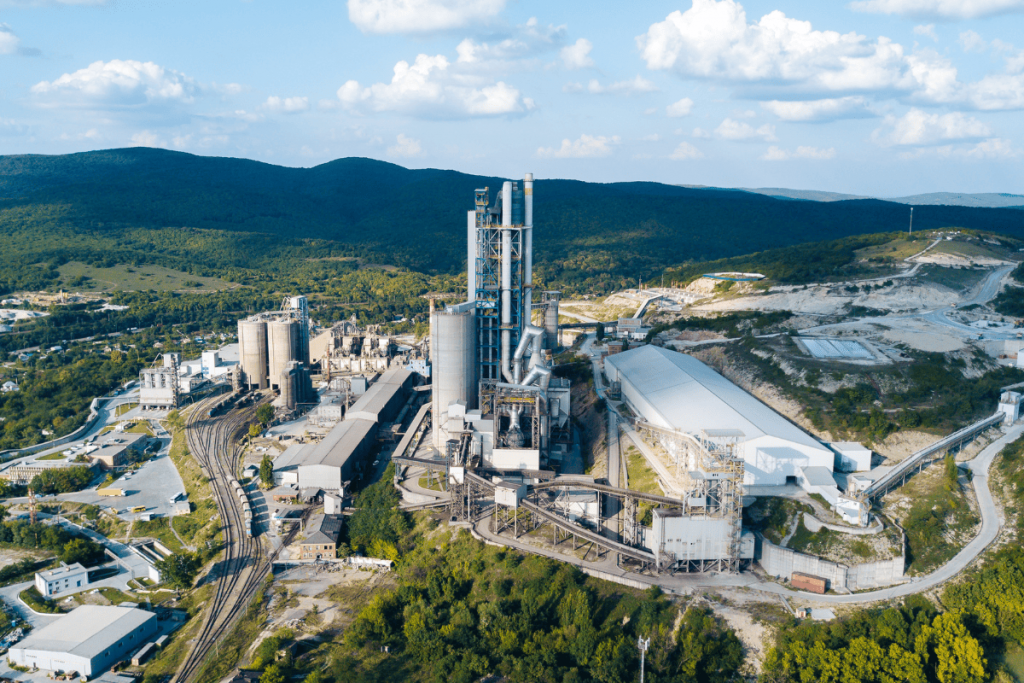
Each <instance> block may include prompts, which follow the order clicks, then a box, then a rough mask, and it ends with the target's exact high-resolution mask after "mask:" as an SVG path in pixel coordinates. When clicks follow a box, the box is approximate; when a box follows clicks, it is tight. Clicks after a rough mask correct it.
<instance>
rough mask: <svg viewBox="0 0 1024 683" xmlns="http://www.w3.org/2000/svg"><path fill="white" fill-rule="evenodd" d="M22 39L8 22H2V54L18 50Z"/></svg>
mask: <svg viewBox="0 0 1024 683" xmlns="http://www.w3.org/2000/svg"><path fill="white" fill-rule="evenodd" d="M20 43H21V40H20V39H19V38H18V36H17V35H16V34H15V33H14V31H12V30H11V27H10V26H8V25H7V24H0V55H9V54H13V53H15V52H17V51H18V45H19V44H20Z"/></svg>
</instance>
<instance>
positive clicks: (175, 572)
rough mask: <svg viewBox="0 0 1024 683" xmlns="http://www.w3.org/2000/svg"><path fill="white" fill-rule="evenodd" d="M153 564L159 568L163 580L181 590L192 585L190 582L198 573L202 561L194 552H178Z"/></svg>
mask: <svg viewBox="0 0 1024 683" xmlns="http://www.w3.org/2000/svg"><path fill="white" fill-rule="evenodd" d="M155 566H156V568H157V569H158V570H160V576H161V577H162V579H163V581H164V582H166V583H168V584H170V585H171V586H174V587H175V588H181V589H182V590H188V589H189V588H191V587H192V582H193V581H195V579H196V574H198V573H199V569H200V567H202V562H201V561H200V559H199V556H198V555H197V554H196V553H190V552H184V551H183V552H180V553H175V554H173V555H171V556H170V557H168V558H166V559H163V560H159V561H158V562H156V563H155Z"/></svg>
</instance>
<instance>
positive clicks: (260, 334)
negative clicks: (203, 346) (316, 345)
mask: <svg viewBox="0 0 1024 683" xmlns="http://www.w3.org/2000/svg"><path fill="white" fill-rule="evenodd" d="M281 308H282V310H280V311H271V312H266V313H259V314H257V315H254V316H251V317H249V318H247V319H245V320H239V321H238V353H239V361H240V362H239V367H240V370H241V373H240V375H239V380H238V382H239V384H240V386H241V387H242V388H245V389H275V390H278V391H280V392H281V395H280V399H279V400H280V405H281V406H282V407H284V408H285V409H287V410H294V409H295V406H296V405H297V404H299V403H307V402H310V401H312V400H313V390H312V385H311V383H310V378H309V304H308V302H307V301H306V297H304V296H294V297H290V298H288V299H285V302H284V304H283V305H282V307H281Z"/></svg>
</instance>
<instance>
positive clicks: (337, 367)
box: [309, 320, 426, 379]
mask: <svg viewBox="0 0 1024 683" xmlns="http://www.w3.org/2000/svg"><path fill="white" fill-rule="evenodd" d="M309 349H310V351H309V352H310V360H311V361H312V362H314V363H316V362H319V363H320V371H321V374H322V375H323V377H324V378H325V379H330V378H332V377H334V376H336V375H351V374H356V373H370V374H376V373H382V372H386V371H387V370H388V369H390V368H392V367H395V366H401V367H404V368H406V369H413V370H415V371H417V372H419V373H420V374H423V375H424V376H426V372H425V370H426V359H425V358H424V357H423V353H422V351H421V350H420V349H419V348H416V347H407V346H401V345H400V344H398V343H397V342H396V341H395V339H394V338H392V337H390V336H388V335H386V334H384V333H383V332H381V329H380V326H379V325H369V326H368V327H366V328H365V329H363V328H360V327H359V326H358V325H357V324H356V323H355V322H354V321H353V320H346V321H343V322H339V323H335V324H334V325H333V326H332V327H331V328H330V329H328V330H324V331H323V332H321V333H320V334H319V335H317V336H316V337H314V338H313V339H311V340H310V342H309Z"/></svg>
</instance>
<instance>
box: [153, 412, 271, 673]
mask: <svg viewBox="0 0 1024 683" xmlns="http://www.w3.org/2000/svg"><path fill="white" fill-rule="evenodd" d="M222 399H223V397H222V396H217V397H214V398H210V399H206V400H204V401H201V402H200V403H199V404H197V406H196V408H195V409H194V410H193V411H192V414H191V415H190V416H189V418H188V419H187V421H186V423H185V437H186V441H187V444H188V449H189V452H190V453H191V454H192V456H193V457H194V458H195V459H196V461H197V462H198V463H199V465H200V466H201V467H202V469H203V472H204V474H206V476H207V477H208V478H209V480H210V487H211V489H212V491H213V497H214V500H215V501H216V503H217V510H218V512H219V514H220V519H221V527H222V529H223V533H224V554H223V557H222V558H221V559H220V560H219V561H218V562H217V564H216V565H214V567H213V568H212V569H211V570H210V573H209V574H208V575H207V579H208V580H211V579H212V580H213V581H215V582H216V589H215V592H214V597H213V599H212V600H210V604H209V605H208V606H207V608H206V616H205V617H204V620H203V625H202V629H201V630H200V632H199V635H198V636H196V638H195V639H194V640H193V641H192V647H191V649H190V650H189V652H188V655H186V657H185V661H184V662H182V664H181V666H180V667H179V668H178V671H177V673H176V674H175V675H174V678H172V679H171V682H172V683H193V682H194V681H197V682H198V683H206V682H205V681H199V680H198V678H197V677H198V676H199V674H200V673H202V671H203V667H204V666H205V664H206V663H207V659H208V657H209V655H210V653H211V652H212V651H213V649H214V648H215V647H216V645H217V643H218V641H219V640H220V639H221V638H222V637H224V636H225V635H227V634H228V633H229V632H230V628H231V626H232V625H233V624H234V623H235V622H236V621H237V619H238V618H239V617H240V616H241V615H242V614H244V613H245V610H246V609H247V608H248V606H249V604H250V603H251V601H252V598H253V597H254V596H255V595H256V593H257V592H258V591H259V589H260V587H261V585H262V583H263V578H264V577H265V576H266V575H267V572H268V571H269V570H270V560H269V558H266V557H265V556H264V553H263V548H262V546H261V544H260V542H259V540H258V539H257V538H255V537H249V536H247V535H246V533H245V518H244V517H243V514H242V508H241V504H240V503H239V501H238V498H237V497H236V496H235V492H234V490H233V489H232V486H231V483H230V482H231V479H233V478H235V465H236V463H237V462H238V459H239V458H240V457H241V453H242V447H241V446H240V445H239V444H236V443H235V436H236V435H237V434H238V432H239V431H240V430H241V429H243V428H244V427H245V426H246V425H247V424H249V422H251V420H252V419H253V417H254V416H255V411H256V407H257V405H258V404H257V405H252V406H249V407H246V408H242V409H233V410H230V411H229V412H227V413H225V414H224V415H222V416H220V417H217V418H210V417H208V416H207V411H208V410H209V409H210V408H211V407H212V406H214V405H216V404H217V403H218V402H219V401H220V400H222Z"/></svg>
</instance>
